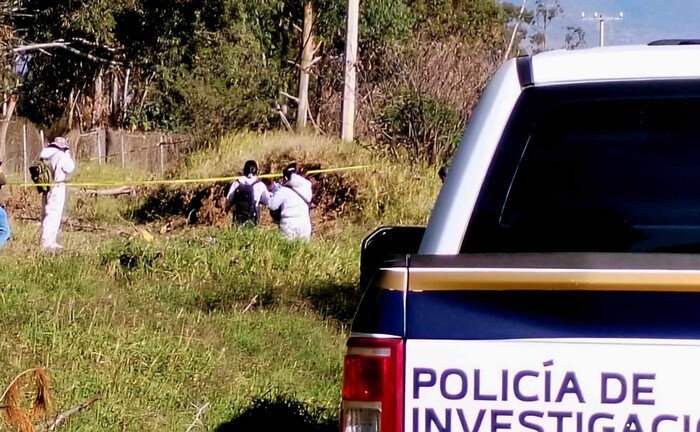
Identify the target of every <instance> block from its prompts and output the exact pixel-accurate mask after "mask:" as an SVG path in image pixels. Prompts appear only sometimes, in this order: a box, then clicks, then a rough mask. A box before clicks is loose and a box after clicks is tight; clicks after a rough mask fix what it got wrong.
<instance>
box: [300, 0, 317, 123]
mask: <svg viewBox="0 0 700 432" xmlns="http://www.w3.org/2000/svg"><path fill="white" fill-rule="evenodd" d="M313 21H314V10H313V6H312V5H311V1H310V0H306V2H305V3H304V30H303V32H302V39H301V40H302V51H301V69H300V71H299V97H298V104H297V132H301V131H303V130H304V129H305V128H306V113H307V111H308V110H309V68H310V67H311V60H312V59H313V55H314V40H313V34H312V33H311V27H312V25H313Z"/></svg>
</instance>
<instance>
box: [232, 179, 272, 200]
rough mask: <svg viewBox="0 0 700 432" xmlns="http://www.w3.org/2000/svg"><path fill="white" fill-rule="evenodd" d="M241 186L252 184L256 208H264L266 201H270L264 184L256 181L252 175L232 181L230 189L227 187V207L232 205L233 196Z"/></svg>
mask: <svg viewBox="0 0 700 432" xmlns="http://www.w3.org/2000/svg"><path fill="white" fill-rule="evenodd" d="M255 182H257V183H255ZM242 184H254V186H253V198H255V205H256V206H259V205H260V204H262V205H265V206H266V205H267V203H268V201H269V200H270V193H269V192H268V191H267V187H266V186H265V184H264V183H263V182H260V181H258V178H257V177H255V176H253V175H251V176H250V177H245V176H241V177H238V179H237V180H234V181H233V183H231V187H229V189H228V193H227V194H226V201H227V202H228V204H229V205H233V196H234V195H235V193H236V189H238V186H239V185H242Z"/></svg>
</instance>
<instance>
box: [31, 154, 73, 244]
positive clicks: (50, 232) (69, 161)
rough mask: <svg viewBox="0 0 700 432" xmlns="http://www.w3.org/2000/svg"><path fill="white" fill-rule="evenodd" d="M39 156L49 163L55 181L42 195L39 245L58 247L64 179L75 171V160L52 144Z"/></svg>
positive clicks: (64, 196) (63, 199)
mask: <svg viewBox="0 0 700 432" xmlns="http://www.w3.org/2000/svg"><path fill="white" fill-rule="evenodd" d="M39 157H40V158H42V159H46V160H48V161H49V164H51V168H52V169H53V180H54V183H56V185H54V186H52V187H51V190H50V191H49V192H48V193H46V194H44V195H43V196H42V205H43V209H42V215H41V246H42V247H43V248H47V249H55V248H60V247H61V246H60V245H59V244H58V243H57V242H56V239H57V237H58V232H59V230H60V229H61V219H62V217H63V208H64V207H65V204H66V185H65V181H66V178H67V177H68V174H70V173H72V172H73V171H75V162H74V161H73V158H72V157H71V156H70V154H69V153H68V150H66V151H63V150H59V149H58V148H56V147H53V146H50V147H46V148H44V149H43V150H42V151H41V155H40V156H39Z"/></svg>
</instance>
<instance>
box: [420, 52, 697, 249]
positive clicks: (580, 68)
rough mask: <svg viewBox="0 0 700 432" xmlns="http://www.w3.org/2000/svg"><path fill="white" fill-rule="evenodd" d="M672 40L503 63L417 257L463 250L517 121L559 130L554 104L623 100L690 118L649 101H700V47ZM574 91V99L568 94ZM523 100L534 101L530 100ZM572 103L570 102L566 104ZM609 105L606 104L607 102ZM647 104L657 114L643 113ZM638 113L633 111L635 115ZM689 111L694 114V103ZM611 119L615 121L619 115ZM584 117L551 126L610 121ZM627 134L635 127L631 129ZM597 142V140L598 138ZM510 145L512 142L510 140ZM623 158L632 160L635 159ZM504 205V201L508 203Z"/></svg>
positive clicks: (454, 164)
mask: <svg viewBox="0 0 700 432" xmlns="http://www.w3.org/2000/svg"><path fill="white" fill-rule="evenodd" d="M672 42H673V43H671V42H669V41H661V42H659V43H657V44H654V45H640V46H617V47H602V48H590V49H582V50H572V51H566V50H557V51H550V52H545V53H541V54H537V55H535V56H532V57H529V56H528V57H519V58H516V59H511V60H510V61H508V62H507V63H505V64H504V65H502V66H501V67H500V68H499V70H498V71H497V72H496V74H495V75H494V76H493V78H492V79H491V81H490V83H489V85H488V86H487V87H486V89H485V90H484V92H483V94H482V98H481V101H480V102H479V105H478V106H477V108H476V109H475V110H474V112H473V114H472V116H471V118H470V119H469V124H468V125H467V127H466V130H465V133H464V135H463V137H462V141H461V143H460V145H459V148H458V150H457V152H456V154H455V156H454V158H453V160H452V164H451V168H450V173H449V175H448V176H447V179H446V180H445V184H444V186H443V188H442V190H441V192H440V195H439V196H438V200H437V202H436V204H435V207H434V209H433V212H432V214H431V217H430V220H429V222H428V225H427V227H426V231H425V234H424V236H423V238H422V242H421V246H420V250H419V253H420V254H427V255H453V254H458V253H460V251H461V250H464V248H463V243H464V242H465V241H466V240H465V235H466V233H467V232H468V231H469V227H470V224H472V223H473V219H472V216H473V215H474V213H475V212H476V211H477V204H478V202H480V201H479V200H480V194H481V193H482V190H483V187H484V185H485V184H487V183H488V180H489V178H492V177H493V175H494V172H490V171H489V169H490V168H491V167H492V162H493V160H494V158H496V157H497V155H498V152H497V151H498V149H499V148H501V150H500V151H501V152H503V151H504V150H502V148H503V146H502V144H505V146H506V147H508V146H512V145H513V143H512V142H510V143H508V142H507V141H509V140H508V139H506V138H507V136H509V135H511V136H512V128H513V127H514V125H516V124H518V123H521V124H522V118H524V117H526V116H527V117H528V120H527V122H530V123H528V124H530V126H533V125H534V124H535V123H542V124H544V123H547V121H550V123H549V124H554V125H557V128H559V127H564V126H563V125H561V124H559V123H551V121H554V117H557V115H555V114H556V110H554V111H552V110H551V107H552V106H554V105H558V104H559V105H560V104H564V105H562V107H572V106H580V104H590V103H602V105H600V106H601V107H608V108H609V107H611V106H614V105H615V104H619V103H624V101H628V102H629V101H632V100H638V101H640V102H641V101H642V100H643V99H644V98H646V99H644V100H647V101H648V103H649V104H651V105H648V106H647V108H644V109H646V110H647V111H649V112H656V113H657V116H658V115H661V117H664V118H665V117H667V116H668V115H676V116H686V115H689V113H688V112H686V113H685V114H682V113H683V111H678V110H679V109H680V105H678V104H677V105H675V106H676V108H674V110H671V111H668V110H666V111H664V110H663V109H661V110H659V106H660V105H659V104H658V103H655V102H653V101H662V100H669V101H670V100H678V98H682V99H687V100H689V99H692V100H700V99H697V98H696V93H697V92H698V90H700V45H697V44H693V43H683V41H672ZM603 87H605V88H603ZM681 87H682V88H681ZM572 91H573V92H575V93H576V95H572V93H571V92H572ZM537 92H540V93H542V92H546V93H547V96H546V98H547V99H548V100H549V102H548V106H549V108H547V109H549V110H550V113H549V116H550V117H552V118H551V119H550V120H547V119H544V118H540V117H539V116H541V115H543V112H541V111H540V108H542V109H544V107H543V106H541V107H537V106H535V105H537V104H538V103H539V102H538V103H536V102H535V100H536V99H538V98H537V97H534V93H537ZM679 92H680V93H679ZM528 94H530V96H533V97H529V98H528V97H527V95H528ZM572 97H573V98H574V99H575V100H573V99H571V98H572ZM596 100H597V101H598V102H596ZM606 100H610V103H608V102H605V101H606ZM601 101H602V102H601ZM615 101H617V102H615ZM571 103H574V105H571ZM576 104H579V105H576ZM645 106H646V105H645ZM651 106H653V107H656V108H653V109H651V108H649V109H648V107H651ZM608 108H606V109H608ZM562 109H564V108H562ZM567 109H568V108H567ZM635 109H636V110H637V111H638V112H637V113H636V114H635V113H634V111H635ZM687 109H692V110H694V109H695V105H693V106H692V107H689V108H687ZM533 110H534V111H533ZM639 110H642V106H639V107H638V108H634V106H633V107H631V108H630V109H628V110H627V114H628V120H629V121H632V117H634V116H635V115H637V116H643V115H644V113H643V112H641V111H639ZM574 111H575V110H574ZM686 111H687V110H686ZM693 112H694V111H693ZM553 113H554V114H553ZM673 113H675V114H673ZM608 114H609V115H611V116H613V117H617V116H618V115H619V114H621V113H619V112H617V113H616V112H610V113H608ZM606 115H607V114H606ZM699 115H700V113H699ZM530 117H532V118H530ZM588 117H590V118H575V119H568V120H562V119H560V118H559V119H557V120H556V122H560V123H561V121H564V123H567V124H568V125H569V126H567V127H570V128H575V129H578V128H579V126H577V125H579V124H584V123H586V124H591V122H593V121H594V118H595V119H596V120H595V121H598V122H601V121H602V122H608V120H610V119H609V118H608V117H605V118H600V116H599V115H596V114H591V113H589V114H588ZM519 119H520V120H519ZM605 119H608V120H605ZM669 121H670V120H669ZM692 123H693V122H691V121H690V120H688V121H686V123H684V124H685V125H686V126H682V127H683V128H687V127H691V124H692ZM590 127H591V128H593V129H595V128H596V127H602V126H594V125H591V126H590ZM610 127H612V126H610ZM650 127H651V126H650ZM654 127H656V126H654ZM663 127H668V128H671V129H668V131H667V132H668V133H669V134H677V133H679V131H680V130H681V129H678V128H681V126H680V125H679V126H672V125H670V124H668V125H666V126H663ZM674 127H675V129H674ZM630 128H632V129H633V127H632V126H630ZM632 129H628V130H627V133H628V134H631V133H632V132H633V131H632ZM589 132H590V133H592V134H593V135H595V134H596V133H602V132H601V131H597V132H596V131H593V130H591V131H589ZM649 132H651V130H642V129H640V130H639V131H638V133H641V134H647V133H649ZM562 133H563V132H562ZM586 133H588V132H586ZM640 136H641V135H638V138H637V139H642V138H639V137H640ZM669 136H670V135H669ZM598 137H599V138H600V139H602V136H601V135H598ZM517 139H518V140H521V141H522V142H521V143H519V144H516V146H517V145H522V146H526V141H528V140H529V138H528V137H527V133H524V134H521V135H520V136H519V137H518V138H517ZM582 139H583V138H582ZM644 139H647V138H644ZM512 140H513V138H512V137H511V138H510V141H512ZM682 140H683V139H682ZM657 144H658V143H657ZM523 149H524V148H523ZM523 149H520V150H519V149H517V148H511V149H510V150H508V151H515V152H516V153H517V152H519V151H522V150H523ZM657 150H658V151H661V150H660V149H657ZM628 154H630V155H632V153H628ZM662 154H663V152H662ZM514 169H515V171H514V172H513V173H512V174H513V175H515V174H516V173H517V168H514ZM496 174H497V176H501V177H503V176H507V173H506V174H503V172H501V173H496ZM506 195H508V192H506ZM504 199H505V200H506V201H507V199H508V198H507V197H506V198H504ZM504 205H505V204H504ZM492 210H493V209H492Z"/></svg>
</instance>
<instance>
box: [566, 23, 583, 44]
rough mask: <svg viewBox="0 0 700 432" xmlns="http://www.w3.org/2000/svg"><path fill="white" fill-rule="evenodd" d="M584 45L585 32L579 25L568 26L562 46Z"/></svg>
mask: <svg viewBox="0 0 700 432" xmlns="http://www.w3.org/2000/svg"><path fill="white" fill-rule="evenodd" d="M585 46H586V32H585V31H584V30H583V29H582V28H581V27H575V26H568V27H567V28H566V37H565V38H564V48H566V49H572V50H573V49H576V48H582V47H585Z"/></svg>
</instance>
